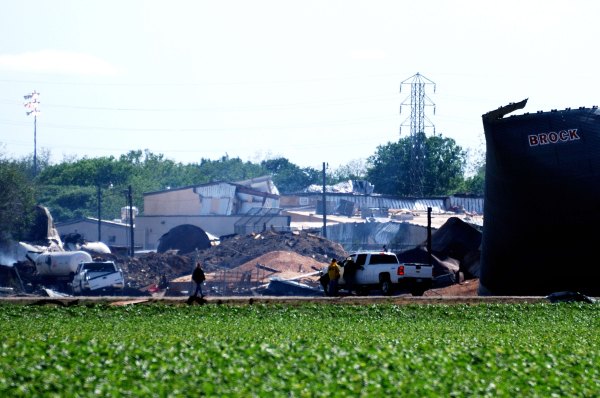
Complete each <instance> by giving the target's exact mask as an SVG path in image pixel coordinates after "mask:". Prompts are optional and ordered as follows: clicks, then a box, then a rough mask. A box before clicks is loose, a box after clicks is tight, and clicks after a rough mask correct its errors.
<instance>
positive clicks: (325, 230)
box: [323, 162, 327, 238]
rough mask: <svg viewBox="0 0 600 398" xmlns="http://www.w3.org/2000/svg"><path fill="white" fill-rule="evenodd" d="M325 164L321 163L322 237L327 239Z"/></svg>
mask: <svg viewBox="0 0 600 398" xmlns="http://www.w3.org/2000/svg"><path fill="white" fill-rule="evenodd" d="M326 167H327V163H325V162H323V237H324V238H327V196H326V195H325V168H326Z"/></svg>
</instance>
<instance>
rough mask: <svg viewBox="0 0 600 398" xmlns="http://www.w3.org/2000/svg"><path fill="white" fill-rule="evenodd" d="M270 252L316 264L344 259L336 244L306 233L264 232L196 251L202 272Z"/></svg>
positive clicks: (342, 252) (235, 237) (239, 236)
mask: <svg viewBox="0 0 600 398" xmlns="http://www.w3.org/2000/svg"><path fill="white" fill-rule="evenodd" d="M274 251H284V252H294V253H297V254H300V255H302V256H306V257H311V258H313V259H315V261H317V262H320V263H322V262H329V261H330V260H331V258H343V257H345V256H346V251H345V250H344V248H343V247H342V245H340V244H339V243H336V242H332V241H330V240H327V239H324V238H321V237H319V236H316V235H312V234H309V233H307V232H273V231H266V232H264V233H261V234H255V235H236V236H234V237H232V238H229V239H224V240H223V241H221V244H220V245H218V246H213V247H211V248H210V249H206V250H203V251H200V252H198V258H199V259H200V261H202V264H203V265H204V266H205V268H206V269H210V268H211V267H219V268H227V269H231V268H235V267H238V266H240V265H242V264H244V263H247V262H248V261H252V260H254V259H256V258H257V257H259V256H262V255H263V254H266V253H269V252H274Z"/></svg>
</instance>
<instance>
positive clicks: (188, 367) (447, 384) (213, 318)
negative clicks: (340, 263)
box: [0, 303, 600, 397]
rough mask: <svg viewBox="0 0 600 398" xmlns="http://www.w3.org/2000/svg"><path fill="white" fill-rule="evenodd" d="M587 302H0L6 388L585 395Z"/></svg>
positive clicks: (592, 389) (588, 385) (595, 314)
mask: <svg viewBox="0 0 600 398" xmlns="http://www.w3.org/2000/svg"><path fill="white" fill-rule="evenodd" d="M599 315H600V311H599V307H598V306H597V305H584V304H576V303H572V304H514V305H506V304H504V305H472V306H468V305H421V306H397V305H389V304H386V305H370V306H341V305H329V304H326V305H313V304H310V305H309V304H307V305H302V306H283V305H254V306H226V305H221V306H218V305H206V306H189V307H188V306H168V305H148V306H144V305H140V306H129V307H110V306H89V307H86V306H72V307H39V306H3V307H2V308H1V311H0V325H2V327H1V328H0V336H1V341H2V343H0V344H1V349H0V357H1V360H0V394H1V395H2V396H74V395H77V396H174V397H177V396H219V397H221V396H239V397H247V396H257V397H278V396H286V397H289V396H293V397H296V396H299V397H303V396H305V397H315V396H333V397H335V396H351V397H355V396H365V397H367V396H369V397H370V396H386V395H387V396H418V397H424V396H469V397H471V396H489V397H492V396H494V397H496V396H506V397H508V396H510V397H514V396H527V397H536V396H539V397H551V396H560V397H566V396H569V397H571V396H582V397H588V396H594V395H596V394H597V392H598V385H600V384H599V383H600V355H599V352H600V344H599V343H600V337H599V336H600V333H599V326H600V321H599V319H600V317H599Z"/></svg>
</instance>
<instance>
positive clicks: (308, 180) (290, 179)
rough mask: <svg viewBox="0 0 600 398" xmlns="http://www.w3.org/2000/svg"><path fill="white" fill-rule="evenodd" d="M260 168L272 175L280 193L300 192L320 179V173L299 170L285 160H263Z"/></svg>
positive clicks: (306, 169)
mask: <svg viewBox="0 0 600 398" xmlns="http://www.w3.org/2000/svg"><path fill="white" fill-rule="evenodd" d="M261 166H262V167H263V168H264V169H265V170H266V171H267V172H268V173H270V174H271V175H272V178H273V182H274V183H275V186H276V187H277V189H279V191H280V192H281V193H293V192H300V191H302V190H303V189H305V188H306V187H308V186H309V185H311V184H315V183H317V182H318V181H319V179H320V172H319V171H318V170H316V169H313V168H311V167H305V168H300V167H299V166H297V165H295V164H293V163H291V162H290V161H289V160H288V159H286V158H277V159H269V160H263V161H262V162H261Z"/></svg>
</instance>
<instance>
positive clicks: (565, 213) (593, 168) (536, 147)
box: [479, 100, 600, 296]
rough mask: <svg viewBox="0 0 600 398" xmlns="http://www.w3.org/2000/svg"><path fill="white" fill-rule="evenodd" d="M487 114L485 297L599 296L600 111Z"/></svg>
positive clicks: (517, 106) (499, 111)
mask: <svg viewBox="0 0 600 398" xmlns="http://www.w3.org/2000/svg"><path fill="white" fill-rule="evenodd" d="M526 103H527V100H523V101H521V102H518V103H512V104H509V105H507V106H503V107H501V108H499V109H497V110H495V111H492V112H489V113H486V114H484V115H483V116H482V118H483V126H484V130H485V138H486V151H487V152H486V169H485V172H486V173H485V202H484V227H483V237H482V247H481V265H480V287H479V294H480V295H525V296H531V295H547V294H551V293H554V292H560V291H574V292H579V293H582V294H586V295H591V296H600V260H598V257H597V255H595V254H594V253H595V248H596V247H598V243H599V240H598V238H599V235H598V232H597V231H598V230H597V228H598V226H599V225H600V208H599V207H598V206H599V205H600V110H599V109H598V107H592V108H583V107H582V108H578V109H565V110H561V111H556V110H552V111H551V112H537V113H534V114H529V113H526V114H522V115H513V116H509V117H505V116H506V115H507V114H509V113H511V112H513V111H515V110H518V109H522V108H524V107H525V105H526Z"/></svg>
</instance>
